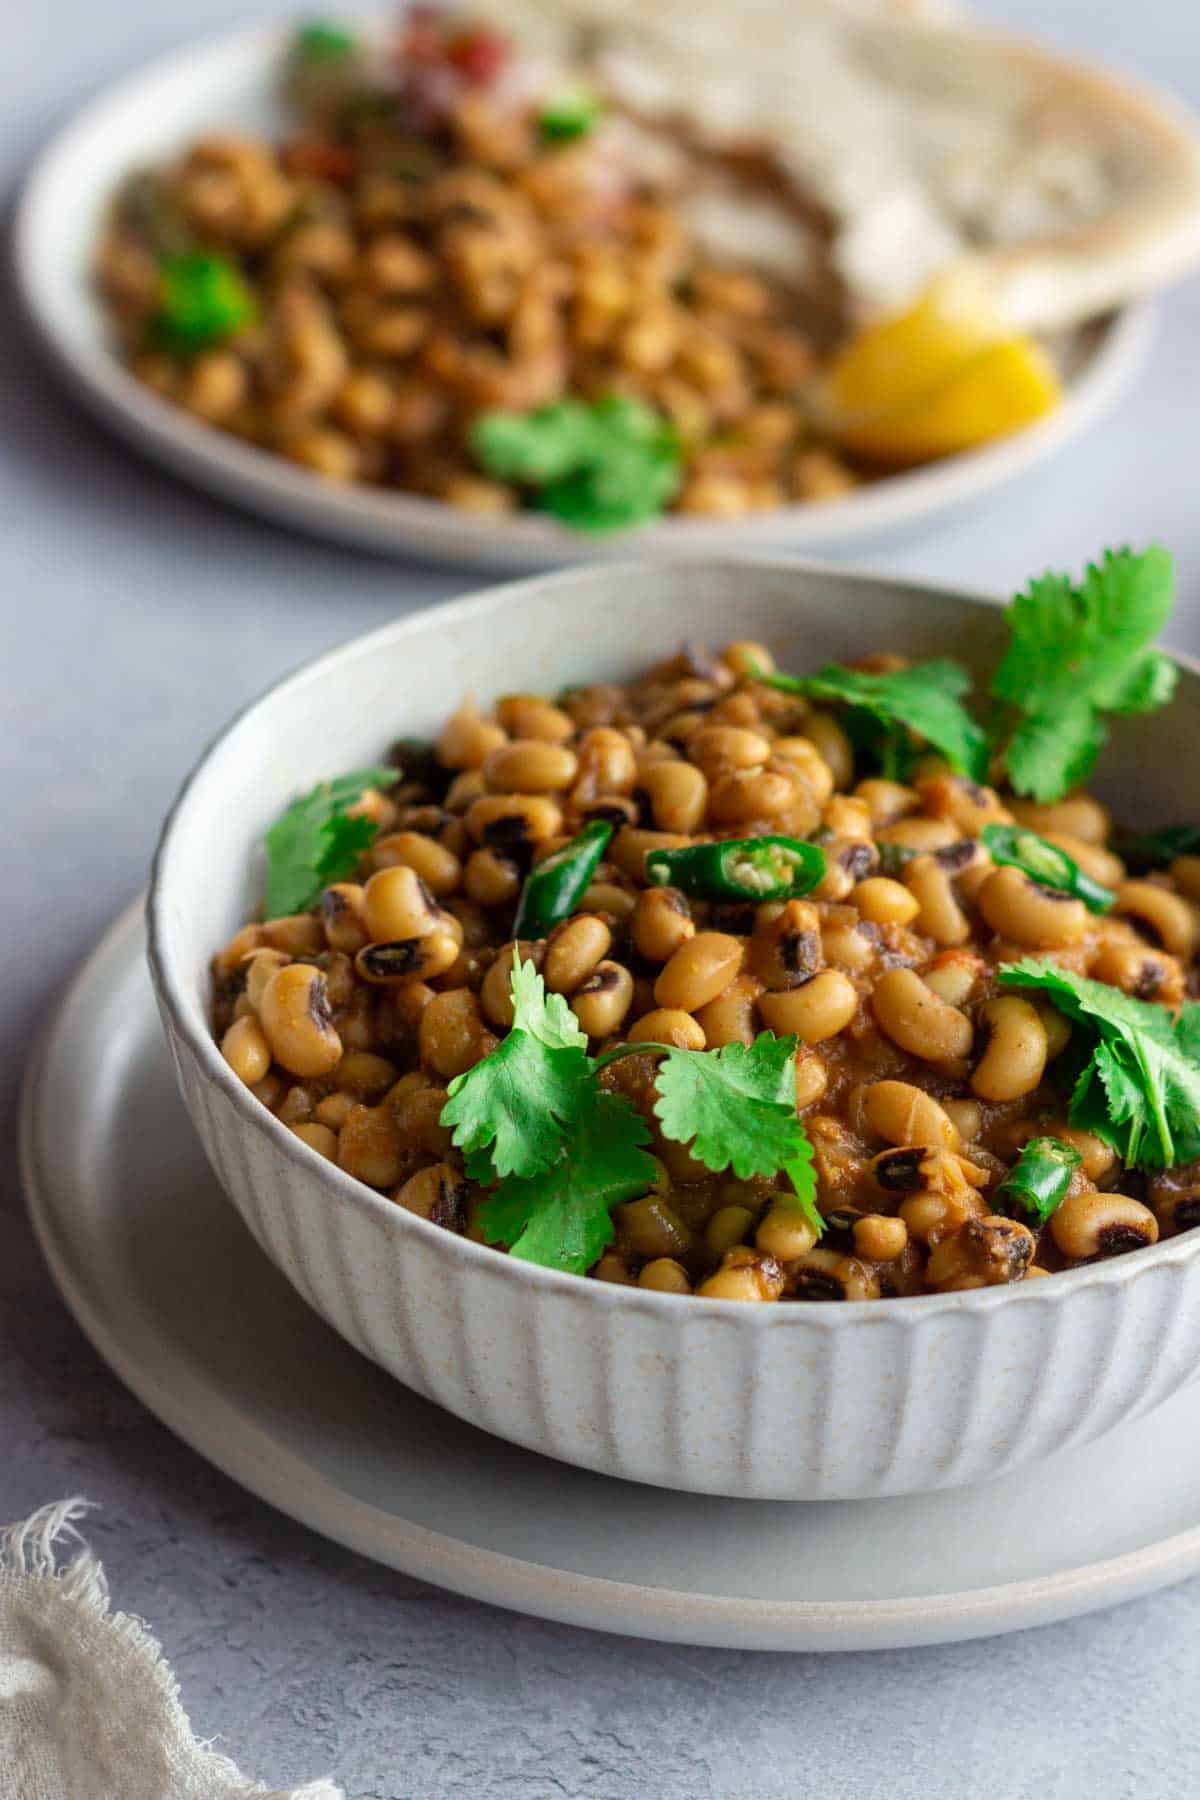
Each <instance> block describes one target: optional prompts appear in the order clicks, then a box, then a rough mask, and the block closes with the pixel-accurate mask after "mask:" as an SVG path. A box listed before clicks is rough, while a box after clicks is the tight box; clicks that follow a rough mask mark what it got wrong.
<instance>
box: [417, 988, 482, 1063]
mask: <svg viewBox="0 0 1200 1800" xmlns="http://www.w3.org/2000/svg"><path fill="white" fill-rule="evenodd" d="M417 1043H418V1046H419V1048H420V1052H421V1061H422V1062H423V1063H424V1064H425V1065H426V1066H427V1067H428V1068H431V1069H434V1070H436V1072H437V1073H438V1074H439V1075H440V1076H442V1078H443V1079H444V1080H446V1081H450V1080H451V1079H452V1078H453V1077H454V1076H455V1075H465V1074H466V1072H467V1070H468V1069H473V1068H474V1067H475V1064H476V1063H477V1062H479V1061H480V1059H481V1058H482V1057H484V1056H486V1055H487V1054H488V1052H489V1050H490V1049H492V1048H494V1046H495V1043H496V1040H495V1038H494V1037H493V1036H492V1034H491V1032H490V1031H488V1030H487V1029H486V1027H485V1025H484V1023H483V1019H482V1018H481V1016H480V1012H479V1001H478V1000H477V999H476V997H475V995H474V994H473V993H472V992H471V990H470V988H466V987H460V988H448V989H446V990H445V991H443V992H442V993H440V994H435V995H434V996H433V998H432V1000H431V1001H430V1002H429V1004H428V1006H427V1007H426V1008H425V1009H424V1011H423V1012H422V1014H421V1023H420V1025H419V1027H418V1029H417Z"/></svg>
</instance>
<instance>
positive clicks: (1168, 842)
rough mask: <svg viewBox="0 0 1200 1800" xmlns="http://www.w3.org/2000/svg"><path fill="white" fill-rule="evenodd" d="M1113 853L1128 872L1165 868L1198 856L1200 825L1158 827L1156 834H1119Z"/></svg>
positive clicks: (1132, 832) (1138, 832)
mask: <svg viewBox="0 0 1200 1800" xmlns="http://www.w3.org/2000/svg"><path fill="white" fill-rule="evenodd" d="M1113 849H1114V850H1115V851H1116V852H1117V855H1118V856H1119V857H1120V858H1121V860H1122V862H1124V863H1126V864H1127V865H1128V866H1129V868H1130V869H1132V870H1134V871H1136V872H1141V871H1143V870H1145V869H1161V868H1165V866H1166V865H1167V863H1170V862H1174V860H1175V858H1176V857H1177V856H1198V855H1200V825H1162V826H1160V827H1159V828H1158V830H1157V831H1130V832H1125V831H1122V832H1119V833H1118V834H1117V839H1116V842H1115V843H1114V845H1113Z"/></svg>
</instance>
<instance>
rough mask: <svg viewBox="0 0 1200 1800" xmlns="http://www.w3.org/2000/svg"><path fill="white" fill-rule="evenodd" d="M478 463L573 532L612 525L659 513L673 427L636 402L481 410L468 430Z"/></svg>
mask: <svg viewBox="0 0 1200 1800" xmlns="http://www.w3.org/2000/svg"><path fill="white" fill-rule="evenodd" d="M471 448H472V450H473V451H474V453H475V456H476V458H477V459H478V461H479V463H480V465H481V466H482V467H483V468H484V469H485V470H486V471H487V473H488V474H489V475H494V476H495V477H496V478H497V479H498V480H500V481H511V482H515V483H516V484H518V485H519V486H521V487H524V488H527V489H528V490H529V492H530V497H531V500H532V504H533V505H534V506H535V507H536V508H537V509H538V510H539V511H541V512H548V513H552V514H553V515H554V517H555V518H558V519H561V520H562V521H563V523H564V524H566V525H571V526H573V527H574V528H575V529H576V530H579V531H593V532H604V531H615V530H617V529H618V528H619V527H621V526H626V525H637V524H641V523H642V522H643V521H645V520H646V519H651V518H654V517H656V516H657V514H659V513H661V512H662V510H663V508H664V507H665V506H666V505H667V503H668V502H669V501H670V500H671V499H673V497H674V495H675V493H676V491H677V489H678V487H679V480H680V473H681V463H680V455H679V444H678V440H677V438H676V434H675V431H674V428H673V427H672V426H671V425H670V424H669V423H668V422H667V421H666V420H665V419H664V418H662V416H661V415H660V414H659V413H656V412H655V411H654V410H653V409H652V408H651V407H648V406H646V405H644V404H643V403H642V402H641V401H640V400H632V399H627V398H626V397H624V396H623V395H619V394H613V395H609V396H608V397H607V398H605V399H602V400H593V401H590V402H588V401H583V400H556V401H555V402H554V403H553V404H552V405H550V406H543V407H541V408H539V409H538V411H536V412H530V413H516V412H491V413H485V414H483V416H482V417H481V418H480V419H478V420H477V421H476V423H475V427H474V429H473V431H472V433H471Z"/></svg>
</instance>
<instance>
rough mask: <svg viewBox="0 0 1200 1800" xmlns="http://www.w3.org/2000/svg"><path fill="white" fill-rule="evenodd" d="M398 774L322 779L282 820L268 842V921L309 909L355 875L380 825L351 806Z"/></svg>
mask: <svg viewBox="0 0 1200 1800" xmlns="http://www.w3.org/2000/svg"><path fill="white" fill-rule="evenodd" d="M396 774H397V771H396V770H395V769H355V770H354V771H353V772H352V773H351V774H349V775H339V776H338V777H337V778H336V780H334V781H321V782H318V783H317V785H316V787H315V788H313V789H312V791H311V792H310V793H307V794H303V795H301V797H300V799H299V800H295V801H293V802H292V804H291V806H289V807H288V809H287V811H286V812H285V813H284V814H283V815H282V817H281V818H278V819H276V821H275V823H274V824H273V825H272V826H271V828H270V830H269V831H268V832H267V834H266V837H265V839H264V840H263V841H264V843H265V845H266V851H267V883H266V894H265V898H264V910H265V912H266V916H267V918H268V919H278V918H282V917H283V916H284V915H285V914H287V913H297V912H305V911H306V910H307V909H308V908H309V907H310V906H312V905H314V904H315V902H316V901H317V900H318V899H319V898H320V895H321V892H322V890H323V889H324V888H327V887H328V886H329V884H330V882H332V881H344V880H345V879H346V877H347V876H348V875H353V873H354V871H355V869H356V868H357V866H358V860H359V858H360V857H361V855H362V853H363V851H364V850H366V849H368V848H369V847H370V845H371V843H372V841H373V840H374V837H375V833H376V830H377V827H376V825H375V823H374V821H373V820H371V819H367V818H362V817H360V816H359V815H357V814H351V813H350V811H349V808H350V807H352V806H354V805H355V804H356V802H357V801H359V800H361V799H362V797H363V794H364V793H365V792H366V790H367V789H368V788H373V787H391V785H392V783H393V782H394V781H395V779H396Z"/></svg>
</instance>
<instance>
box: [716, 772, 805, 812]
mask: <svg viewBox="0 0 1200 1800" xmlns="http://www.w3.org/2000/svg"><path fill="white" fill-rule="evenodd" d="M795 798H796V790H795V784H794V781H793V779H792V777H790V776H789V775H785V774H784V773H783V772H782V770H779V769H768V768H761V769H735V770H734V771H733V773H732V774H729V775H723V776H722V777H721V779H720V780H719V781H718V782H716V784H715V785H714V787H713V789H712V792H711V794H710V796H709V811H710V813H711V816H712V818H713V819H714V820H715V821H716V823H717V824H718V825H749V824H752V823H756V822H760V821H761V822H766V821H770V820H773V819H778V818H780V816H781V815H782V814H783V813H786V812H788V811H789V810H790V809H791V808H792V807H793V806H794V803H795ZM814 823H815V820H814Z"/></svg>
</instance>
